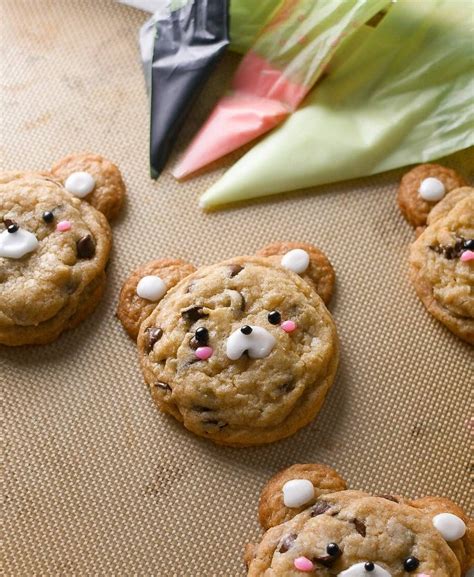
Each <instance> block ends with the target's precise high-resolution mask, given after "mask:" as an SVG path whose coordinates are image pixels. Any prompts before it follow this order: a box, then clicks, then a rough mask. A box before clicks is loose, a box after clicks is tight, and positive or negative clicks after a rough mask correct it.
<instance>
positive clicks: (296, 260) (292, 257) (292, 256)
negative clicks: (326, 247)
mask: <svg viewBox="0 0 474 577" xmlns="http://www.w3.org/2000/svg"><path fill="white" fill-rule="evenodd" d="M281 266H283V267H285V268H288V269H290V270H292V271H293V272H296V273H297V274H301V273H303V272H304V271H305V270H306V269H307V268H308V266H309V254H308V253H307V252H306V251H305V250H303V249H302V248H295V249H293V250H290V252H287V253H286V254H285V255H284V256H283V258H282V259H281Z"/></svg>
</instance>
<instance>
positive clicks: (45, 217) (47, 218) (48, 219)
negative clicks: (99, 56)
mask: <svg viewBox="0 0 474 577" xmlns="http://www.w3.org/2000/svg"><path fill="white" fill-rule="evenodd" d="M43 220H44V222H47V223H50V222H53V220H54V214H53V213H52V212H51V211H50V210H45V212H43Z"/></svg>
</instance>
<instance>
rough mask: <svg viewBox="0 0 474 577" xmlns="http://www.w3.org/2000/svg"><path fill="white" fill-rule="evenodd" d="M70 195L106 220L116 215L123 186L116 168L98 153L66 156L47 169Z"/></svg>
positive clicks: (122, 194)
mask: <svg viewBox="0 0 474 577" xmlns="http://www.w3.org/2000/svg"><path fill="white" fill-rule="evenodd" d="M51 176H53V178H55V179H57V180H59V181H60V182H61V183H62V184H63V185H64V187H65V188H66V190H68V191H69V192H70V193H71V194H73V195H74V196H78V197H79V198H83V199H84V200H86V201H87V202H89V203H90V204H91V205H92V206H93V207H94V208H96V209H97V210H99V211H100V212H102V213H103V214H104V215H105V216H106V218H107V219H108V220H111V219H113V218H115V217H116V216H117V214H118V213H119V211H120V208H121V206H122V204H123V200H124V196H125V184H124V182H123V180H122V175H121V173H120V170H119V169H118V167H117V166H116V165H115V164H113V163H112V162H110V160H107V159H106V158H104V157H103V156H100V155H98V154H90V153H86V154H70V155H69V156H66V157H65V158H62V159H61V160H59V161H58V162H57V163H56V164H55V165H54V166H53V168H52V169H51Z"/></svg>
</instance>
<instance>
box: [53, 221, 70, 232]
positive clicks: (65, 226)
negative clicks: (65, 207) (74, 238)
mask: <svg viewBox="0 0 474 577" xmlns="http://www.w3.org/2000/svg"><path fill="white" fill-rule="evenodd" d="M71 226H72V225H71V223H70V222H69V221H68V220H61V221H60V222H58V224H57V225H56V230H57V231H59V232H66V231H67V230H71Z"/></svg>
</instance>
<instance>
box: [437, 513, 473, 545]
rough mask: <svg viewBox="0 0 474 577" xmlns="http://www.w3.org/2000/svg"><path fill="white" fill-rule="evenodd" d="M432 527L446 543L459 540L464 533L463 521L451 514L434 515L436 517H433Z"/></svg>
mask: <svg viewBox="0 0 474 577" xmlns="http://www.w3.org/2000/svg"><path fill="white" fill-rule="evenodd" d="M433 525H434V526H435V529H438V531H439V532H440V533H441V535H442V536H443V537H444V539H446V541H448V542H451V541H456V540H457V539H461V538H462V537H464V534H465V533H466V525H465V524H464V521H463V520H462V519H460V518H459V517H458V516H457V515H453V514H452V513H440V514H439V515H436V517H433Z"/></svg>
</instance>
